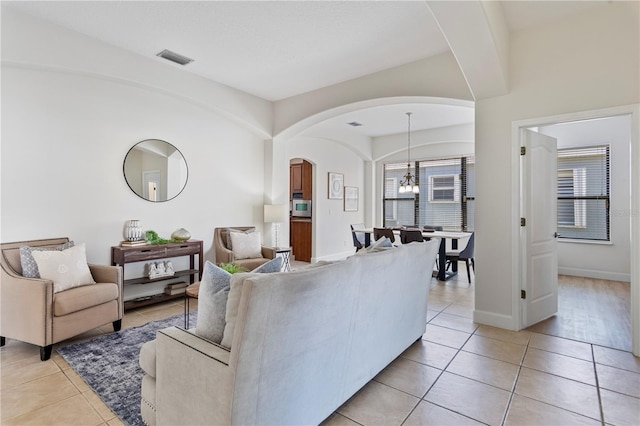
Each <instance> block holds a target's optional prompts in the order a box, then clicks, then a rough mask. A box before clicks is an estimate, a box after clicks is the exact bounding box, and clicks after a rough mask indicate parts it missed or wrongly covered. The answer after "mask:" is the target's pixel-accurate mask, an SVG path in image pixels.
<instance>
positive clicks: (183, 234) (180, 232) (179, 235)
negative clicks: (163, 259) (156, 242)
mask: <svg viewBox="0 0 640 426" xmlns="http://www.w3.org/2000/svg"><path fill="white" fill-rule="evenodd" d="M189 238H191V234H190V233H189V231H187V230H186V229H184V228H180V229H177V230H175V231H173V234H171V239H172V240H176V241H187V240H188V239H189Z"/></svg>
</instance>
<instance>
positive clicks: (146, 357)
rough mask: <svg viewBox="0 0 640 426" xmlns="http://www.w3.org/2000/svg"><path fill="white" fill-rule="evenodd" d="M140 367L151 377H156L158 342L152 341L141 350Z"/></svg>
mask: <svg viewBox="0 0 640 426" xmlns="http://www.w3.org/2000/svg"><path fill="white" fill-rule="evenodd" d="M140 367H141V368H142V369H143V370H144V372H145V373H147V374H148V375H149V376H151V377H156V340H155V339H153V340H150V341H148V342H147V343H145V344H143V345H142V347H141V348H140Z"/></svg>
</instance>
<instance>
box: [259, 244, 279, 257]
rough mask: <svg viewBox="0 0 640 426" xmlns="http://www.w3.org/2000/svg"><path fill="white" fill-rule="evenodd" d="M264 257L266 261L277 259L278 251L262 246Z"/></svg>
mask: <svg viewBox="0 0 640 426" xmlns="http://www.w3.org/2000/svg"><path fill="white" fill-rule="evenodd" d="M262 257H264V258H265V259H275V258H276V250H275V249H274V248H273V247H265V246H262Z"/></svg>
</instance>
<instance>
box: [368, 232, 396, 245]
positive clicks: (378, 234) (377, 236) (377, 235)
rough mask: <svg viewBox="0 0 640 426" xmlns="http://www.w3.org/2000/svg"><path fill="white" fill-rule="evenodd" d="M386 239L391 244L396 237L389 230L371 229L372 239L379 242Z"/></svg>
mask: <svg viewBox="0 0 640 426" xmlns="http://www.w3.org/2000/svg"><path fill="white" fill-rule="evenodd" d="M383 237H387V238H388V239H389V240H391V243H395V242H396V235H395V234H394V233H393V229H391V228H373V239H374V240H376V241H377V240H379V239H380V238H383Z"/></svg>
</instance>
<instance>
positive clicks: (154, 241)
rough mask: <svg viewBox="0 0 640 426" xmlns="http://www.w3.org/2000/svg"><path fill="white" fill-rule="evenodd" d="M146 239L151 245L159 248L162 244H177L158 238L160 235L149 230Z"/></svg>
mask: <svg viewBox="0 0 640 426" xmlns="http://www.w3.org/2000/svg"><path fill="white" fill-rule="evenodd" d="M145 239H146V240H147V241H148V242H149V244H151V245H154V246H158V245H161V244H169V243H175V241H174V240H166V239H164V238H160V237H159V236H158V233H157V232H156V231H153V230H149V231H146V232H145Z"/></svg>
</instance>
